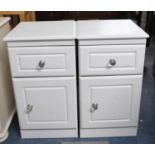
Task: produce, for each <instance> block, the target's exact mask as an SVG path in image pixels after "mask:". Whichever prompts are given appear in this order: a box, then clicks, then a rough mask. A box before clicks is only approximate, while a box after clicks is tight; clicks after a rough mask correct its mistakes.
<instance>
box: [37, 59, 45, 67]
mask: <svg viewBox="0 0 155 155" xmlns="http://www.w3.org/2000/svg"><path fill="white" fill-rule="evenodd" d="M38 66H39V67H40V68H43V67H44V66H45V61H42V60H40V61H39V63H38Z"/></svg>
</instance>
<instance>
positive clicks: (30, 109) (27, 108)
mask: <svg viewBox="0 0 155 155" xmlns="http://www.w3.org/2000/svg"><path fill="white" fill-rule="evenodd" d="M32 109H33V105H30V104H28V105H27V107H26V113H30V112H31V111H32Z"/></svg>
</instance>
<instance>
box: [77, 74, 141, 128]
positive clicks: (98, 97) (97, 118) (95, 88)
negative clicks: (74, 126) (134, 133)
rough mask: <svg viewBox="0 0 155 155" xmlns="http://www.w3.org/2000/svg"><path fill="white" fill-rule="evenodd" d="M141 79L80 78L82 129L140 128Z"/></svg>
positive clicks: (125, 77)
mask: <svg viewBox="0 0 155 155" xmlns="http://www.w3.org/2000/svg"><path fill="white" fill-rule="evenodd" d="M141 82H142V76H141V75H133V76H108V77H80V121H81V122H80V125H81V128H104V127H125V126H137V122H138V113H139V105H140V96H141Z"/></svg>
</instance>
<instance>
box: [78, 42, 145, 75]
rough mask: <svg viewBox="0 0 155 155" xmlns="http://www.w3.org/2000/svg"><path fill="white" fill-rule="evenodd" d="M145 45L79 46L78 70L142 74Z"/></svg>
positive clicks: (89, 72) (113, 73) (98, 73)
mask: <svg viewBox="0 0 155 155" xmlns="http://www.w3.org/2000/svg"><path fill="white" fill-rule="evenodd" d="M144 55H145V45H104V46H80V47H79V64H80V66H79V72H80V75H81V76H83V75H84V76H87V75H122V74H142V72H143V65H144Z"/></svg>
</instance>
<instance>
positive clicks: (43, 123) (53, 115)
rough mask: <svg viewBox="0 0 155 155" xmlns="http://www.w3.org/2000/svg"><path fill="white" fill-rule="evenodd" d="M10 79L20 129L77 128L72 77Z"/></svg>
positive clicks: (74, 90)
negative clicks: (12, 83) (11, 80)
mask: <svg viewBox="0 0 155 155" xmlns="http://www.w3.org/2000/svg"><path fill="white" fill-rule="evenodd" d="M13 81H14V89H15V96H16V103H17V110H18V115H19V121H20V126H21V129H51V128H52V129H54V128H77V103H76V81H75V78H74V77H68V78H65V77H64V78H42V79H41V78H27V79H26V78H23V79H13Z"/></svg>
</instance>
